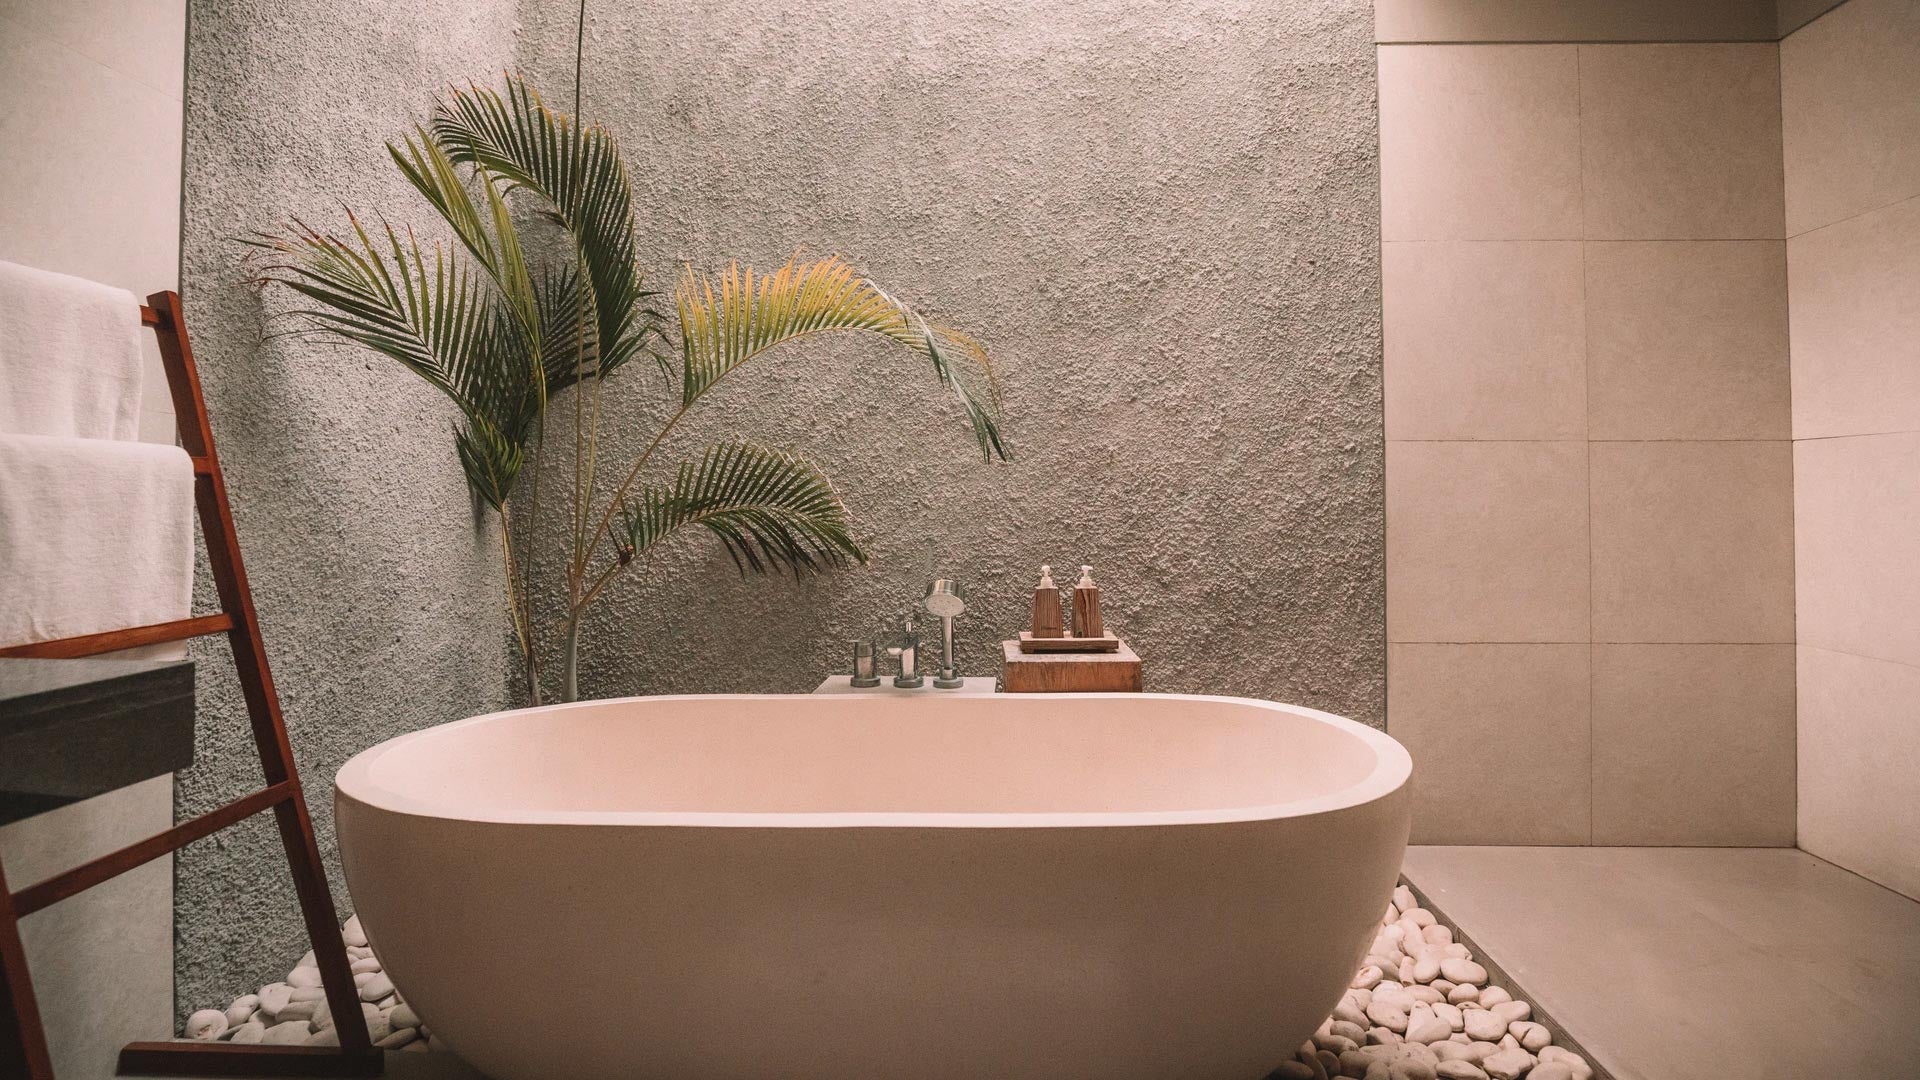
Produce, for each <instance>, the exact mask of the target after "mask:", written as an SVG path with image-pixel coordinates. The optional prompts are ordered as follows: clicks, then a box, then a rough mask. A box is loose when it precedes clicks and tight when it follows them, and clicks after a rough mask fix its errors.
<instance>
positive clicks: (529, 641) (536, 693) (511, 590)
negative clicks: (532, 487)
mask: <svg viewBox="0 0 1920 1080" xmlns="http://www.w3.org/2000/svg"><path fill="white" fill-rule="evenodd" d="M500 555H501V558H502V559H503V560H504V561H505V563H506V571H507V615H508V618H509V619H510V620H511V621H512V623H513V632H514V635H515V636H516V637H517V638H518V639H519V642H520V656H521V659H522V660H523V661H524V663H525V666H526V669H527V697H528V699H529V701H531V702H532V703H533V704H535V705H538V704H540V665H539V663H538V660H537V657H536V654H535V651H534V648H533V634H532V631H533V627H532V623H531V620H529V619H528V618H527V612H526V603H527V596H526V595H525V594H524V593H523V592H522V591H521V590H520V589H517V588H515V586H514V581H515V577H516V575H515V574H514V557H513V515H512V513H511V511H509V510H508V509H507V508H506V507H504V506H503V507H501V509H500Z"/></svg>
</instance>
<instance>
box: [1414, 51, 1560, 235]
mask: <svg viewBox="0 0 1920 1080" xmlns="http://www.w3.org/2000/svg"><path fill="white" fill-rule="evenodd" d="M1379 68H1380V206H1381V225H1380V227H1381V235H1382V236H1384V237H1385V238H1386V239H1388V240H1572V239H1578V238H1579V236H1580V101H1579V75H1578V71H1577V68H1576V61H1575V53H1574V48H1573V47H1572V46H1567V45H1493V46H1489V45H1460V46H1455V45H1384V46H1381V47H1380V50H1379Z"/></svg>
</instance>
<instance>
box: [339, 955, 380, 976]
mask: <svg viewBox="0 0 1920 1080" xmlns="http://www.w3.org/2000/svg"><path fill="white" fill-rule="evenodd" d="M347 970H348V971H351V972H353V973H354V974H355V975H360V974H364V973H366V972H369V971H379V970H380V961H379V959H378V958H376V957H372V956H369V957H367V958H366V959H364V960H355V961H354V962H353V963H352V964H351V965H349V966H348V968H347Z"/></svg>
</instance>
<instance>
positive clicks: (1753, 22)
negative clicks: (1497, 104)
mask: <svg viewBox="0 0 1920 1080" xmlns="http://www.w3.org/2000/svg"><path fill="white" fill-rule="evenodd" d="M1803 2H1805V0H1803ZM1829 2H1830V0H1829ZM1774 25H1775V24H1774V11H1773V5H1772V4H1771V3H1770V2H1767V0H1685V2H1676V0H1607V2H1606V3H1591V2H1584V3H1551V2H1542V0H1374V4H1373V29H1374V39H1375V40H1377V41H1772V40H1773V39H1774V38H1776V37H1779V34H1777V33H1775V32H1774Z"/></svg>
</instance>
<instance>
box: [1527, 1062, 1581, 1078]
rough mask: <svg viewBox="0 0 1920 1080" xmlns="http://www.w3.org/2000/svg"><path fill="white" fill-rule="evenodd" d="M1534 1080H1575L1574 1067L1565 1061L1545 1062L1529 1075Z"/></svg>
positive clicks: (1536, 1066) (1535, 1067)
mask: <svg viewBox="0 0 1920 1080" xmlns="http://www.w3.org/2000/svg"><path fill="white" fill-rule="evenodd" d="M1527 1075H1528V1076H1530V1077H1532V1078H1533V1080H1573V1066H1571V1065H1569V1064H1567V1063H1566V1062H1564V1061H1545V1062H1541V1063H1540V1064H1538V1065H1535V1066H1534V1067H1533V1071H1532V1072H1529V1073H1528V1074H1527Z"/></svg>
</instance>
